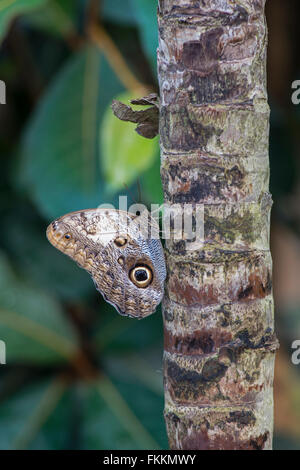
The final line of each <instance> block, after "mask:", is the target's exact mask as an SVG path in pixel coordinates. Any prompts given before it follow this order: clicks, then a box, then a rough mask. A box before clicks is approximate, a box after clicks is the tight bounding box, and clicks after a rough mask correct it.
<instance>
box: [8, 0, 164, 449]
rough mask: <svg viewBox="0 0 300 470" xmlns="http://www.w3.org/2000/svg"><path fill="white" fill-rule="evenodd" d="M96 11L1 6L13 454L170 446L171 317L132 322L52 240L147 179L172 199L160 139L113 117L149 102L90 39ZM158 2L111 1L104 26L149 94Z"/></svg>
mask: <svg viewBox="0 0 300 470" xmlns="http://www.w3.org/2000/svg"><path fill="white" fill-rule="evenodd" d="M90 3H91V2H85V1H73V0H72V1H70V0H48V1H46V0H35V1H32V0H27V1H26V0H23V1H21V0H20V1H15V2H8V1H7V2H4V3H3V2H2V5H0V36H1V37H2V47H1V51H0V77H1V79H3V80H5V82H6V85H7V105H6V106H5V107H2V108H1V109H0V113H1V114H0V120H1V123H2V126H1V134H0V149H1V161H2V170H3V171H2V172H1V176H0V181H1V187H0V217H1V232H0V280H1V283H0V339H1V340H4V341H5V343H6V347H7V358H6V361H7V364H6V365H5V366H1V369H0V448H1V449H146V448H148V449H153V448H166V447H167V439H166V432H165V427H164V421H163V391H162V370H161V356H162V320H161V312H160V310H159V311H157V313H156V314H155V315H153V316H152V317H150V318H147V319H145V320H144V321H142V322H141V321H137V320H131V319H127V318H122V317H120V316H119V315H118V314H117V312H116V311H115V310H114V309H113V308H112V307H111V306H110V305H108V304H106V303H105V302H104V301H103V299H102V297H101V296H100V295H99V294H98V293H97V292H96V290H95V289H94V286H93V282H92V281H91V279H90V278H89V276H88V274H87V273H85V272H84V271H83V270H81V269H80V268H78V267H77V266H76V264H75V263H73V262H72V261H71V260H70V259H68V258H67V257H65V256H63V255H62V254H61V253H59V252H58V251H56V250H55V249H54V248H53V247H52V246H51V245H50V244H49V243H48V241H47V240H46V236H45V230H46V227H47V225H48V223H49V222H50V221H51V220H52V219H53V218H55V217H57V216H60V215H63V214H65V213H66V212H69V211H72V210H78V209H86V208H89V207H97V206H98V205H99V204H102V203H114V204H117V202H118V196H119V194H121V195H128V196H129V198H130V201H131V202H133V201H135V200H137V199H138V198H139V194H138V190H137V179H139V181H140V186H141V193H142V194H141V196H142V202H144V203H146V204H150V203H151V202H161V201H162V190H161V183H160V176H159V149H158V139H154V140H146V139H144V138H142V137H140V136H139V135H138V134H137V133H136V132H135V130H134V125H133V124H129V123H125V122H121V121H119V120H117V118H115V117H114V116H113V114H112V112H111V109H110V104H111V102H112V100H113V99H115V98H118V97H120V93H121V96H122V99H123V100H124V102H126V101H128V100H129V99H130V98H133V97H135V98H138V97H139V95H136V94H134V92H133V90H132V89H130V90H127V89H126V86H125V85H124V80H123V76H122V70H119V69H118V67H117V66H116V65H115V64H114V61H111V57H110V54H111V51H110V50H105V49H103V48H102V47H101V44H95V43H92V41H90V40H89V38H88V33H87V24H88V22H89V21H90V20H89V7H90ZM113 3H114V4H113ZM154 3H155V2H152V0H149V1H148V0H146V1H139V2H135V1H130V2H126V1H123V0H122V1H119V2H118V4H116V3H115V2H111V1H104V2H99V9H98V12H97V18H94V20H96V21H97V23H98V24H99V25H100V24H101V25H102V27H104V28H105V30H106V32H107V34H108V35H109V36H110V38H111V39H112V41H113V42H114V43H115V49H116V50H119V51H120V53H121V54H122V55H123V58H124V60H125V62H126V64H127V67H128V68H129V69H131V70H132V72H133V73H134V74H135V76H136V80H137V82H139V83H141V84H143V85H144V84H145V85H146V86H148V87H149V89H155V88H156V79H155V74H154V73H153V71H155V47H156V46H155V41H152V40H151V41H150V42H151V44H150V43H149V38H151V37H152V38H153V37H155V39H156V35H157V33H156V18H155V17H156V12H155V10H156V9H155V8H154V7H153V6H154ZM101 4H102V6H101ZM100 6H101V8H100ZM151 35H152V36H151ZM124 45H126V47H125V46H124ZM149 45H150V47H149ZM131 46H132V47H131ZM124 47H125V51H124ZM113 53H114V50H113ZM145 85H144V87H145ZM116 207H117V205H116Z"/></svg>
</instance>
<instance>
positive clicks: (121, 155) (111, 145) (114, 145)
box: [100, 93, 158, 190]
mask: <svg viewBox="0 0 300 470" xmlns="http://www.w3.org/2000/svg"><path fill="white" fill-rule="evenodd" d="M134 98H136V97H134V96H132V94H130V93H123V94H121V95H119V96H117V97H115V99H116V100H118V101H122V102H124V103H127V102H129V101H130V100H131V99H134ZM134 127H135V125H134V124H132V123H130V122H124V121H120V120H119V119H117V118H116V117H115V116H114V115H113V113H112V110H111V108H110V107H108V108H107V110H106V112H105V115H104V118H103V121H102V123H101V127H100V145H101V155H102V159H101V164H102V167H103V173H104V175H105V179H106V181H107V183H108V187H109V188H110V189H111V190H118V189H120V188H124V185H125V186H126V185H127V186H130V185H131V184H132V183H133V182H134V181H135V179H136V178H137V177H138V176H140V175H141V173H142V172H143V171H145V170H147V169H148V168H150V167H151V165H152V163H153V161H154V159H155V155H156V153H157V149H158V139H157V138H155V139H145V138H144V137H141V136H140V135H138V134H137V133H136V132H135V130H134Z"/></svg>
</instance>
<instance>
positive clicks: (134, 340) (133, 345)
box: [93, 303, 162, 355]
mask: <svg viewBox="0 0 300 470" xmlns="http://www.w3.org/2000/svg"><path fill="white" fill-rule="evenodd" d="M93 341H94V344H95V347H96V349H97V350H98V351H101V354H102V352H105V353H108V354H110V355H116V354H119V353H120V352H121V353H125V352H130V351H137V350H145V349H146V348H149V347H151V346H153V345H155V346H156V347H160V346H161V347H162V317H161V309H160V307H158V309H157V311H156V313H155V314H154V315H150V316H149V317H147V318H144V319H143V321H140V320H137V319H133V318H130V319H128V318H126V317H122V316H120V315H118V316H116V315H115V310H114V309H113V307H112V306H110V305H108V304H106V303H103V306H102V308H101V316H100V325H99V326H98V327H97V328H96V329H95V332H94V339H93Z"/></svg>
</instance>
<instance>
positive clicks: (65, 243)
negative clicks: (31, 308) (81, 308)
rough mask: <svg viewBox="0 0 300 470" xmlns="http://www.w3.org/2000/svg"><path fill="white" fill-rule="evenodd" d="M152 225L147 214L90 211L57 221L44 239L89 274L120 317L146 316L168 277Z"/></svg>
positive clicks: (158, 301) (161, 291)
mask: <svg viewBox="0 0 300 470" xmlns="http://www.w3.org/2000/svg"><path fill="white" fill-rule="evenodd" d="M155 224H156V222H155V221H153V219H151V218H150V216H148V213H147V214H146V216H145V215H144V217H137V216H135V215H133V214H130V213H128V212H125V211H118V210H115V209H88V210H84V211H78V212H71V213H70V214H66V215H65V216H63V217H60V218H59V219H56V220H55V221H54V222H52V224H50V225H49V227H48V228H47V237H48V240H49V241H50V243H51V244H52V245H53V246H55V247H56V248H57V249H59V250H60V251H62V252H63V253H65V254H66V255H68V256H69V257H71V258H72V259H73V260H74V261H76V262H77V263H78V264H79V266H81V267H82V268H84V269H85V270H86V271H88V272H89V273H90V275H91V276H92V279H93V281H94V283H95V286H96V288H97V289H98V290H99V291H100V292H101V294H102V295H103V297H104V298H105V300H106V301H107V302H109V303H111V304H112V305H113V306H114V307H115V308H116V309H117V311H118V312H119V313H120V314H121V315H127V316H131V317H135V318H144V317H146V316H148V315H150V314H151V313H153V312H154V311H155V309H156V307H157V305H158V304H159V303H160V302H161V300H162V297H163V290H164V281H165V278H166V267H165V260H164V254H163V249H162V245H161V242H160V240H159V238H158V237H157V230H158V227H157V226H156V225H155ZM153 227H154V228H155V230H154V231H152V232H151V228H153ZM145 228H147V230H145ZM148 229H150V230H148ZM153 232H154V234H155V235H156V237H155V238H151V233H153ZM145 233H146V235H145ZM149 235H150V236H149Z"/></svg>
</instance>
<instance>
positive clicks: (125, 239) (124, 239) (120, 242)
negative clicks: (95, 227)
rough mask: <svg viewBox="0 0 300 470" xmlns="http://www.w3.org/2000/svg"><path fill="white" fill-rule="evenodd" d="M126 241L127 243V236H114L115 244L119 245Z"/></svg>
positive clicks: (124, 243)
mask: <svg viewBox="0 0 300 470" xmlns="http://www.w3.org/2000/svg"><path fill="white" fill-rule="evenodd" d="M126 243H127V238H125V237H117V238H115V245H117V246H119V247H121V246H124V245H126Z"/></svg>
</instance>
